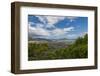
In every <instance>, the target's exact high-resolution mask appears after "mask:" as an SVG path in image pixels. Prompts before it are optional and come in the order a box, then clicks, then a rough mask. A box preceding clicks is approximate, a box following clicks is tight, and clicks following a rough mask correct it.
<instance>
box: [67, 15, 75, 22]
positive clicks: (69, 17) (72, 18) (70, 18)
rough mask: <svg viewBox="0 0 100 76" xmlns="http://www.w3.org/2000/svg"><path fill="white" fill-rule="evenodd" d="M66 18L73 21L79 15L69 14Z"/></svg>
mask: <svg viewBox="0 0 100 76" xmlns="http://www.w3.org/2000/svg"><path fill="white" fill-rule="evenodd" d="M66 18H67V19H69V20H70V22H73V21H75V19H76V18H77V17H74V16H68V17H66Z"/></svg>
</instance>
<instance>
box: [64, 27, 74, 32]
mask: <svg viewBox="0 0 100 76" xmlns="http://www.w3.org/2000/svg"><path fill="white" fill-rule="evenodd" d="M73 30H74V27H68V28H64V31H66V32H68V31H73Z"/></svg>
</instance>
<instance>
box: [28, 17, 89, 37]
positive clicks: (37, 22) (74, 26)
mask: <svg viewBox="0 0 100 76" xmlns="http://www.w3.org/2000/svg"><path fill="white" fill-rule="evenodd" d="M87 27H88V18H87V17H74V16H45V15H44V16H43V15H28V36H29V37H31V38H47V39H61V38H67V39H76V38H77V37H79V36H83V35H84V34H86V33H87V31H88V28H87Z"/></svg>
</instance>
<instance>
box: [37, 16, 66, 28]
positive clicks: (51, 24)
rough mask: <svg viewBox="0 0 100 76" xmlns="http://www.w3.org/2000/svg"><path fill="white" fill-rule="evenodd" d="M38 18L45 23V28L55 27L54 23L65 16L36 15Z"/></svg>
mask: <svg viewBox="0 0 100 76" xmlns="http://www.w3.org/2000/svg"><path fill="white" fill-rule="evenodd" d="M36 17H38V19H39V20H40V21H41V22H43V23H44V24H46V26H45V27H46V28H55V25H54V24H55V23H57V22H59V21H61V20H64V19H65V18H66V17H57V16H36Z"/></svg>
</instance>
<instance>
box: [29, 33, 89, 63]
mask: <svg viewBox="0 0 100 76" xmlns="http://www.w3.org/2000/svg"><path fill="white" fill-rule="evenodd" d="M87 57H88V35H87V34H86V35H85V36H84V37H79V38H77V39H76V40H65V39H63V40H52V41H50V40H33V41H29V42H28V60H29V61H31V60H53V59H76V58H87Z"/></svg>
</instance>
